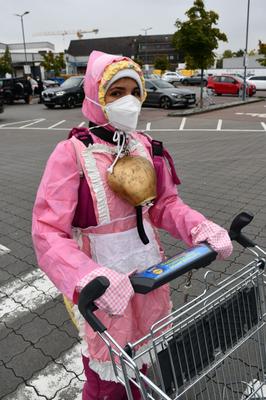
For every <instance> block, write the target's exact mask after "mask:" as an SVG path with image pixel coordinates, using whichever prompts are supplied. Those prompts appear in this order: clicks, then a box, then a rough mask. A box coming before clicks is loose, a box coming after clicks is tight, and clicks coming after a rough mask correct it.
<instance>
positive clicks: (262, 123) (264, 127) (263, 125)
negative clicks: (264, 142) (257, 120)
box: [261, 122, 266, 131]
mask: <svg viewBox="0 0 266 400" xmlns="http://www.w3.org/2000/svg"><path fill="white" fill-rule="evenodd" d="M261 126H262V127H263V129H264V130H265V131H266V124H265V122H261Z"/></svg>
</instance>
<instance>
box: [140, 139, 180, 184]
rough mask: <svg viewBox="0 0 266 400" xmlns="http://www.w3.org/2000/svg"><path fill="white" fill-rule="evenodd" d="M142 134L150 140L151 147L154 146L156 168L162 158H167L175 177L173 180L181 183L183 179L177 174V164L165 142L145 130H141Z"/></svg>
mask: <svg viewBox="0 0 266 400" xmlns="http://www.w3.org/2000/svg"><path fill="white" fill-rule="evenodd" d="M139 133H141V134H142V135H144V136H145V137H146V138H147V139H148V141H149V142H150V144H151V148H152V158H153V163H154V166H155V169H156V165H157V164H158V163H161V162H163V161H162V159H163V158H165V159H166V160H167V161H168V164H169V167H170V171H171V175H172V178H173V182H174V183H175V184H176V185H180V183H181V181H180V179H179V178H178V176H177V173H176V170H175V165H174V161H173V159H172V157H171V155H170V154H169V153H168V151H167V150H166V148H165V147H164V146H163V142H161V141H160V140H155V139H153V138H152V137H151V136H150V135H148V134H146V133H145V132H139Z"/></svg>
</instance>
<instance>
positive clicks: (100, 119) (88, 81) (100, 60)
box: [82, 50, 130, 125]
mask: <svg viewBox="0 0 266 400" xmlns="http://www.w3.org/2000/svg"><path fill="white" fill-rule="evenodd" d="M122 60H128V61H130V59H129V58H127V57H123V56H116V55H114V54H106V53H102V52H101V51H96V50H94V51H93V52H92V53H91V55H90V57H89V61H88V65H87V70H86V74H85V80H84V92H85V96H87V97H89V98H90V99H92V100H93V101H96V102H97V103H98V102H99V100H98V92H99V85H100V82H101V79H102V76H103V73H104V70H105V68H106V67H107V66H108V65H110V64H112V63H113V62H117V61H122ZM82 112H83V115H84V117H85V118H87V119H88V120H89V121H91V122H94V123H96V124H97V125H101V124H106V123H107V119H106V117H105V115H104V113H103V110H102V108H101V106H98V105H96V104H94V103H92V102H90V101H89V100H87V99H86V97H85V98H84V101H83V106H82Z"/></svg>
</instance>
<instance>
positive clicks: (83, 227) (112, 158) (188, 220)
mask: <svg viewBox="0 0 266 400" xmlns="http://www.w3.org/2000/svg"><path fill="white" fill-rule="evenodd" d="M84 91H85V99H84V102H83V107H82V112H83V114H84V116H85V117H86V118H87V119H88V121H89V128H88V129H87V128H82V129H81V128H74V129H73V130H72V133H71V135H70V136H71V138H69V139H67V140H64V141H62V142H60V143H59V144H58V145H57V146H56V148H55V150H54V151H53V153H52V154H51V156H50V158H49V160H48V162H47V165H46V168H45V171H44V174H43V177H42V180H41V183H40V186H39V189H38V192H37V196H36V201H35V205H34V209H33V223H32V237H33V243H34V247H35V251H36V255H37V260H38V264H39V266H40V268H41V269H42V270H43V271H44V272H45V274H47V276H48V277H49V278H50V279H51V281H52V282H53V283H54V285H55V286H56V287H57V288H58V289H59V291H60V292H62V293H63V295H64V297H65V299H66V300H67V302H68V304H69V302H71V304H72V305H73V309H72V310H73V313H74V315H75V322H76V324H77V326H78V327H79V332H80V335H81V337H82V339H83V343H84V346H83V355H82V357H83V363H84V370H85V375H86V378H87V380H86V382H85V384H84V388H83V393H82V395H83V397H82V399H83V400H103V399H105V400H122V399H124V400H125V399H126V398H127V396H126V393H125V389H124V387H123V386H122V385H121V384H120V383H118V382H117V379H116V376H115V374H114V372H113V369H112V364H111V360H110V357H109V352H108V349H107V346H106V345H105V344H104V342H103V341H102V339H101V338H100V337H99V336H98V335H97V334H96V333H95V332H94V331H93V330H92V329H91V327H90V326H89V325H88V324H87V322H85V320H84V319H83V318H82V316H81V315H80V314H79V313H78V310H77V306H76V304H77V301H78V297H79V293H80V291H81V290H82V288H83V287H84V286H85V285H86V284H87V283H88V282H90V281H91V280H93V279H94V278H95V277H97V276H106V277H107V278H108V279H109V281H110V286H109V287H108V289H107V290H106V292H105V293H104V294H103V295H102V296H101V297H100V298H99V299H98V300H97V301H96V305H97V307H98V310H97V311H96V315H97V316H98V317H99V319H100V320H101V321H102V322H103V323H104V324H105V326H107V329H108V332H109V333H110V335H111V336H113V338H114V339H115V340H116V341H117V342H118V343H119V344H120V345H121V346H122V347H123V346H125V345H126V344H127V343H128V342H134V341H136V340H138V339H139V338H141V337H143V336H144V335H146V334H147V332H148V330H149V328H150V326H151V325H152V324H153V323H154V322H155V321H157V320H158V319H160V318H162V317H164V316H165V315H167V314H168V313H169V312H170V311H171V302H170V296H169V287H168V285H164V286H162V287H161V288H159V289H156V290H155V291H154V292H151V293H149V294H147V295H145V296H144V295H140V294H135V293H134V291H133V288H132V286H131V283H130V279H129V276H130V274H131V273H132V272H133V271H136V270H138V271H141V270H143V269H146V268H147V267H149V266H151V265H154V264H156V263H158V262H160V261H161V260H162V259H163V257H164V255H163V249H162V246H161V245H160V241H159V238H158V233H157V228H160V229H164V230H166V231H167V232H169V233H170V234H171V235H173V236H174V237H175V238H176V239H178V240H182V241H184V242H185V243H186V244H187V245H188V246H191V245H193V244H197V243H200V242H202V241H207V242H208V243H209V244H210V246H211V247H212V248H213V249H214V250H215V251H216V252H217V253H218V256H219V257H220V258H226V257H228V256H229V255H230V254H231V251H232V244H231V241H230V239H229V236H228V234H227V232H226V230H224V229H223V228H221V227H220V226H218V225H216V224H215V223H213V222H211V221H209V220H207V219H206V218H205V217H204V216H203V215H202V214H201V213H199V212H197V211H195V210H193V209H192V208H190V207H189V206H188V205H186V204H185V203H184V202H183V201H182V200H181V198H180V197H179V195H178V192H177V188H176V185H177V184H178V183H179V180H178V177H177V175H176V173H175V170H174V165H173V161H172V159H171V157H170V155H169V153H168V152H167V150H166V149H164V148H163V147H161V154H160V155H159V156H158V154H154V152H153V150H154V148H153V143H154V142H153V141H152V139H151V138H150V137H148V136H146V135H145V134H144V133H143V132H138V131H137V130H136V126H137V122H138V116H139V113H140V110H141V104H142V102H143V101H144V99H145V96H146V92H145V85H144V79H143V74H142V71H141V69H140V67H139V66H138V64H136V63H135V62H133V61H132V60H131V59H129V58H127V57H123V56H116V55H111V54H106V53H102V52H99V51H93V52H92V53H91V55H90V57H89V61H88V65H87V71H86V75H85V81H84ZM132 157H133V158H134V159H133V161H136V160H140V166H139V167H138V168H137V169H136V168H135V172H136V170H138V171H140V173H141V171H142V170H141V168H142V166H143V165H144V166H145V167H144V168H146V166H147V165H149V166H150V167H151V170H152V171H154V175H155V177H156V182H157V183H156V188H155V189H156V190H155V191H152V192H153V195H152V196H150V197H149V196H148V197H147V196H146V197H147V198H146V200H147V201H142V202H141V205H139V204H138V205H137V204H134V201H133V200H132V199H131V197H132V195H133V196H135V194H136V193H133V194H132V193H127V194H126V195H125V193H124V192H125V191H124V189H123V190H121V192H122V193H119V190H115V189H114V187H113V186H112V185H111V183H110V176H111V177H114V176H115V175H116V168H118V166H119V163H121V162H126V161H128V160H129V161H132ZM148 169H149V168H148ZM131 172H132V170H131ZM122 173H123V169H122ZM136 173H137V174H138V172H136ZM137 178H138V177H137ZM147 187H148V189H149V188H150V187H152V184H151V182H149V184H148V185H147ZM133 192H134V190H133ZM154 193H156V194H154ZM136 209H137V210H138V216H139V217H140V220H141V224H142V225H141V226H142V228H143V229H140V226H139V219H138V218H136ZM139 351H141V348H140V349H139ZM139 362H140V365H139V367H140V368H142V367H143V368H144V369H145V360H144V359H143V360H140V361H139ZM132 391H133V396H134V399H140V398H141V396H140V393H139V392H138V390H136V388H133V389H132Z"/></svg>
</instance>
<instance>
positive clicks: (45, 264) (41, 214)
mask: <svg viewBox="0 0 266 400" xmlns="http://www.w3.org/2000/svg"><path fill="white" fill-rule="evenodd" d="M79 181H80V177H79V171H78V168H77V162H76V155H75V151H74V148H73V145H72V143H71V142H70V141H69V140H68V141H64V142H61V143H59V144H58V145H57V147H56V148H55V150H54V152H53V153H52V154H51V156H50V158H49V160H48V162H47V165H46V168H45V171H44V175H43V177H42V180H41V183H40V186H39V189H38V192H37V196H36V200H35V204H34V208H33V220H32V239H33V244H34V248H35V252H36V256H37V260H38V263H39V266H40V268H41V269H42V270H43V271H44V272H45V273H46V274H47V276H48V277H49V278H50V279H51V281H52V282H53V283H54V285H55V286H56V287H57V288H58V289H59V290H60V291H61V292H62V293H63V294H64V295H66V296H67V297H68V298H69V299H71V300H73V296H75V294H76V293H75V289H76V284H77V283H78V282H79V281H80V280H81V279H82V278H83V277H84V276H85V275H87V274H88V273H90V272H91V271H93V270H94V269H95V268H97V267H99V265H98V264H96V263H95V262H94V261H93V260H92V259H90V258H89V257H88V256H87V255H86V254H84V253H83V252H82V251H81V250H80V249H79V247H78V245H77V243H76V242H75V241H74V240H73V239H72V231H71V223H72V220H73V217H74V213H75V208H76V205H77V200H78V187H79Z"/></svg>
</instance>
